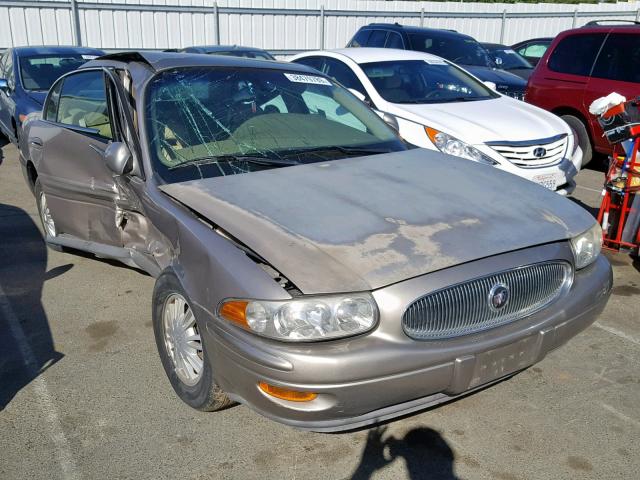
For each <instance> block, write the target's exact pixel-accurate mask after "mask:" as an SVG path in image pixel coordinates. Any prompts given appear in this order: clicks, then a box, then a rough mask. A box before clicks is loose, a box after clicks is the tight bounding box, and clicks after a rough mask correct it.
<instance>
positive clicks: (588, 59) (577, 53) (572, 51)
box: [548, 33, 606, 76]
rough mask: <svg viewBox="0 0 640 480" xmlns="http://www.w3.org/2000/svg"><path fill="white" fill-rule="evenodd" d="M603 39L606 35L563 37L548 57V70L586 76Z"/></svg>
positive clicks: (591, 34) (593, 34)
mask: <svg viewBox="0 0 640 480" xmlns="http://www.w3.org/2000/svg"><path fill="white" fill-rule="evenodd" d="M605 37H606V33H589V34H586V35H579V34H578V35H571V36H569V37H565V38H564V39H562V40H561V41H560V43H558V45H557V46H556V48H555V49H554V51H553V52H551V55H550V56H549V62H548V66H549V70H553V71H554V72H558V73H568V74H570V75H581V76H588V75H589V74H590V73H591V67H592V66H593V62H594V61H595V59H596V55H597V54H598V50H600V46H601V45H602V42H603V41H604V39H605Z"/></svg>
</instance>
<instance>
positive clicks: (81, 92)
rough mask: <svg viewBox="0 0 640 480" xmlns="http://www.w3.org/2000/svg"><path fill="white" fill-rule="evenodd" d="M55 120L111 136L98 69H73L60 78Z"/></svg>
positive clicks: (101, 78) (103, 84)
mask: <svg viewBox="0 0 640 480" xmlns="http://www.w3.org/2000/svg"><path fill="white" fill-rule="evenodd" d="M56 121H57V122H58V123H62V124H64V125H70V126H75V127H82V128H88V129H92V130H95V133H96V135H99V136H101V137H105V138H113V134H112V129H111V120H110V118H109V107H108V105H107V93H106V89H105V79H104V75H103V73H102V72H101V71H88V72H82V73H76V74H73V75H69V76H68V77H66V78H65V79H64V82H63V83H62V89H61V90H60V99H59V101H58V112H57V115H56Z"/></svg>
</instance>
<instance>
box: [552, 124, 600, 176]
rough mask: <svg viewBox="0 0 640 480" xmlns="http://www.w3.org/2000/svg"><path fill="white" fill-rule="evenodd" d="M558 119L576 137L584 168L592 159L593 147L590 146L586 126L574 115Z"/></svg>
mask: <svg viewBox="0 0 640 480" xmlns="http://www.w3.org/2000/svg"><path fill="white" fill-rule="evenodd" d="M560 118H562V119H563V120H564V121H565V122H566V123H567V124H569V126H570V127H571V128H572V129H573V131H574V132H576V135H577V136H578V138H577V140H578V145H580V148H581V149H582V167H583V168H584V167H585V166H586V165H588V164H589V162H591V160H592V159H593V147H592V145H591V138H590V137H589V132H588V130H587V126H586V125H585V124H584V122H583V121H582V120H580V119H579V118H578V117H576V116H574V115H562V116H561V117H560Z"/></svg>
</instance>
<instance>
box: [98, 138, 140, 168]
mask: <svg viewBox="0 0 640 480" xmlns="http://www.w3.org/2000/svg"><path fill="white" fill-rule="evenodd" d="M104 159H105V161H106V162H107V167H109V170H111V171H112V172H113V173H115V174H116V175H124V174H126V173H129V172H130V171H131V170H133V158H132V157H131V152H130V151H129V147H127V146H126V145H125V144H124V143H122V142H111V143H110V144H109V145H108V146H107V148H106V149H105V151H104Z"/></svg>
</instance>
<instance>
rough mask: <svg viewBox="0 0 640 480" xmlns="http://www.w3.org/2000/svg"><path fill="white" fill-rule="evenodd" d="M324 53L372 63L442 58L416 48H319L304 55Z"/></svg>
mask: <svg viewBox="0 0 640 480" xmlns="http://www.w3.org/2000/svg"><path fill="white" fill-rule="evenodd" d="M324 53H334V54H338V55H342V56H345V57H347V58H350V59H351V60H353V61H354V62H356V63H358V64H361V63H370V62H385V61H390V60H429V59H440V57H437V56H436V55H431V54H430V53H424V52H417V51H415V50H397V49H394V48H371V47H366V48H338V49H335V50H317V51H315V52H305V53H304V56H305V57H306V56H313V55H322V54H324Z"/></svg>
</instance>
